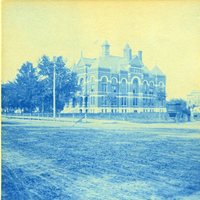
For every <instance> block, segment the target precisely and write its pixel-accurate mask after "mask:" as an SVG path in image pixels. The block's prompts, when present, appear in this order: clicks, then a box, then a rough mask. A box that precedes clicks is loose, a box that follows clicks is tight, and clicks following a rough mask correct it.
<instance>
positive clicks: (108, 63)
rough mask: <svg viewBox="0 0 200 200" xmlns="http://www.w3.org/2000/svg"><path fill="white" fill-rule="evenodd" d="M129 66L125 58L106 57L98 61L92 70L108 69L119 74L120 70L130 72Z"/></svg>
mask: <svg viewBox="0 0 200 200" xmlns="http://www.w3.org/2000/svg"><path fill="white" fill-rule="evenodd" d="M127 66H128V63H127V61H126V59H124V58H123V57H119V56H106V57H99V58H98V59H96V61H95V62H94V63H93V64H92V66H91V68H93V69H94V68H108V69H110V70H111V71H113V72H119V71H120V70H128V69H127Z"/></svg>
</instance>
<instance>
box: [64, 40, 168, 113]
mask: <svg viewBox="0 0 200 200" xmlns="http://www.w3.org/2000/svg"><path fill="white" fill-rule="evenodd" d="M73 70H74V72H76V73H77V75H78V83H79V85H80V86H81V88H82V91H81V92H79V93H78V94H77V96H76V97H74V98H73V99H72V100H71V102H70V103H69V105H68V106H67V107H68V108H67V107H65V109H64V111H66V112H74V113H78V112H88V113H109V112H112V113H118V112H119V113H130V112H165V111H166V103H165V102H166V95H165V94H166V92H165V91H166V76H165V75H164V74H163V73H162V72H161V70H160V69H159V68H158V67H157V66H156V67H154V68H153V70H151V71H150V70H149V69H148V68H147V67H146V66H145V65H144V63H143V60H142V51H138V53H137V55H133V54H132V49H131V48H130V46H129V45H128V44H126V45H125V47H124V49H123V55H122V56H113V55H111V54H110V45H109V43H108V42H107V41H105V42H104V43H103V45H102V55H101V56H99V57H98V58H85V57H83V56H81V58H80V59H79V61H78V62H77V64H76V65H75V66H74V68H73Z"/></svg>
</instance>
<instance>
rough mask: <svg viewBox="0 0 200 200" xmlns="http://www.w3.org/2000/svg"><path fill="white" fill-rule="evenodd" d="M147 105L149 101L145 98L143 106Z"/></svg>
mask: <svg viewBox="0 0 200 200" xmlns="http://www.w3.org/2000/svg"><path fill="white" fill-rule="evenodd" d="M146 104H147V99H146V98H143V106H145V105H146Z"/></svg>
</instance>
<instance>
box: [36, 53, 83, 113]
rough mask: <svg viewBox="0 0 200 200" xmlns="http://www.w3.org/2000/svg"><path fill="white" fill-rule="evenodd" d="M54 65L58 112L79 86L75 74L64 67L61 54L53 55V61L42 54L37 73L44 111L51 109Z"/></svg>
mask: <svg viewBox="0 0 200 200" xmlns="http://www.w3.org/2000/svg"><path fill="white" fill-rule="evenodd" d="M54 66H55V69H56V70H55V72H56V110H57V112H60V111H61V110H63V108H64V105H65V103H66V102H67V101H69V99H70V98H71V97H73V96H74V95H75V93H76V92H77V91H78V90H79V87H78V85H77V76H76V74H75V73H73V72H72V71H71V70H70V69H69V68H67V67H66V64H65V62H64V60H63V58H62V56H59V57H54V60H53V61H51V60H50V59H49V57H47V56H43V57H42V58H41V59H40V61H39V63H38V70H39V72H38V74H39V80H40V81H39V85H40V91H41V92H40V94H41V101H42V102H43V105H44V107H45V109H44V110H45V111H49V112H51V111H52V105H53V72H54Z"/></svg>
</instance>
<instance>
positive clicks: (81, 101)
mask: <svg viewBox="0 0 200 200" xmlns="http://www.w3.org/2000/svg"><path fill="white" fill-rule="evenodd" d="M79 104H80V107H82V106H83V97H80V99H79Z"/></svg>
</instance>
